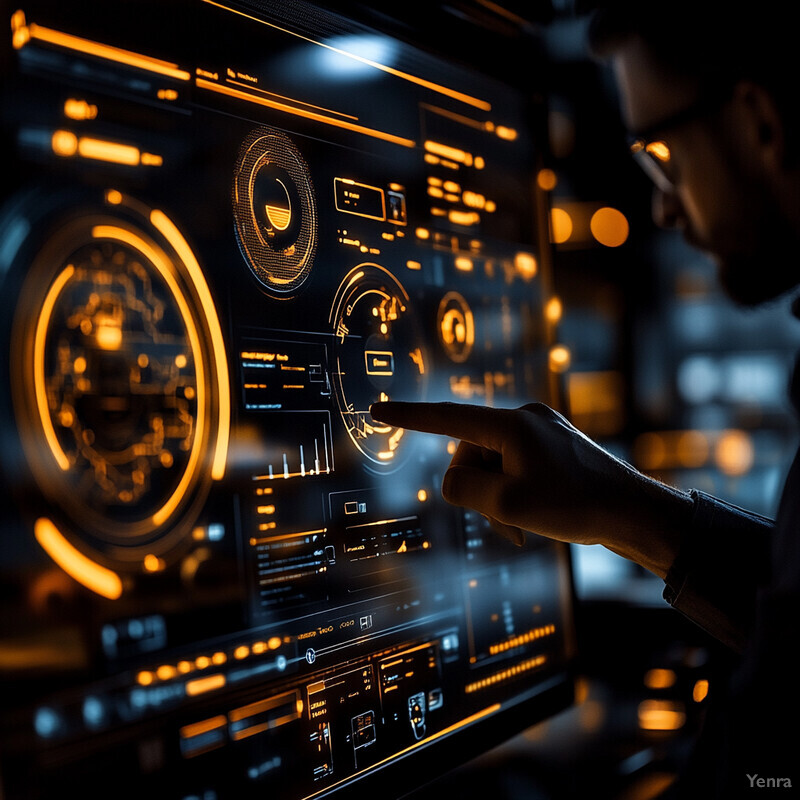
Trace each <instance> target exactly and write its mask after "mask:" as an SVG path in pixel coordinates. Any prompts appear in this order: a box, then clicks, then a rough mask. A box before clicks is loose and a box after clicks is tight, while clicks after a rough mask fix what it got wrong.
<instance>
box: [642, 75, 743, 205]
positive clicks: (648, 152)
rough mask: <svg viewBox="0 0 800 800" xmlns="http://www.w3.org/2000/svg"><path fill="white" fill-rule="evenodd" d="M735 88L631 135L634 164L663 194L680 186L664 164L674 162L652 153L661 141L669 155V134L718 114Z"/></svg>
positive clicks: (720, 90) (701, 99) (717, 92)
mask: <svg viewBox="0 0 800 800" xmlns="http://www.w3.org/2000/svg"><path fill="white" fill-rule="evenodd" d="M731 88H732V87H730V86H725V87H720V88H718V89H717V90H715V91H711V92H705V93H703V94H702V95H701V96H700V97H699V98H698V99H697V100H695V101H694V102H693V103H691V104H690V105H688V106H686V107H685V108H682V109H680V110H679V111H676V112H675V113H674V114H669V115H668V116H666V117H664V118H663V119H660V120H659V121H658V122H656V123H653V124H652V125H648V126H647V127H646V128H641V129H639V130H637V131H632V132H631V133H630V134H629V136H628V148H629V150H630V153H631V155H632V156H633V159H634V161H636V163H637V164H638V165H639V166H640V167H641V169H642V170H643V171H644V173H645V174H646V175H647V177H648V178H650V180H651V181H652V182H653V183H654V184H655V185H656V187H657V188H658V189H659V190H660V191H662V192H664V193H669V192H674V191H675V185H676V184H675V181H674V180H673V179H672V178H671V177H670V176H669V174H668V173H667V171H666V170H665V169H664V164H666V163H669V160H670V159H669V158H667V159H666V160H664V159H660V158H658V157H657V156H655V155H654V154H653V152H652V150H653V148H652V145H654V144H657V143H659V142H660V143H662V144H663V145H664V147H666V148H667V152H669V150H670V147H669V145H668V144H667V142H666V141H664V140H665V139H667V138H668V136H667V135H666V134H668V132H669V131H670V130H674V129H675V128H679V127H680V126H681V125H685V124H687V123H689V122H693V121H694V120H696V119H699V118H700V117H702V116H704V115H706V114H709V113H712V112H714V111H716V110H717V109H718V108H719V107H720V106H721V105H722V104H724V103H725V102H727V101H728V100H729V99H730V96H731Z"/></svg>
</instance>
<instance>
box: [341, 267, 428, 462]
mask: <svg viewBox="0 0 800 800" xmlns="http://www.w3.org/2000/svg"><path fill="white" fill-rule="evenodd" d="M330 322H331V325H332V328H333V331H334V347H333V350H334V363H335V369H334V375H333V377H334V381H333V383H334V390H335V395H336V400H337V402H338V405H339V411H340V413H341V415H342V420H343V422H344V425H345V429H346V430H347V433H348V435H349V437H350V439H351V441H352V442H353V444H354V445H355V446H356V448H357V449H358V451H359V452H360V453H361V454H362V455H364V456H366V457H367V459H369V461H370V462H371V463H373V464H377V465H380V466H381V467H384V468H387V467H392V466H395V465H396V464H397V463H399V461H400V454H401V452H402V448H403V444H402V440H403V436H404V433H405V432H404V430H403V429H402V428H394V427H392V426H390V425H383V424H381V423H378V422H376V421H375V420H373V419H372V416H371V415H370V413H369V408H370V405H371V404H372V403H374V402H376V401H378V400H387V399H390V398H391V399H395V400H399V399H409V400H411V399H419V398H420V397H421V396H422V395H423V394H424V390H425V383H426V379H427V376H426V374H425V363H426V358H425V351H424V345H423V341H424V340H423V337H422V332H421V329H420V327H419V324H418V322H417V319H416V317H415V315H414V313H413V310H412V308H411V304H410V301H409V297H408V294H407V292H406V290H405V289H404V288H403V287H402V285H401V284H400V283H399V281H398V280H397V279H396V278H395V277H394V276H393V275H392V274H391V273H390V272H389V271H388V270H386V269H385V268H384V267H381V266H380V265H378V264H361V265H359V266H358V267H355V268H354V269H352V270H351V271H350V272H349V273H348V274H347V275H346V276H345V278H344V280H343V281H342V283H341V285H340V286H339V289H338V291H337V292H336V297H335V299H334V302H333V306H332V309H331V314H330Z"/></svg>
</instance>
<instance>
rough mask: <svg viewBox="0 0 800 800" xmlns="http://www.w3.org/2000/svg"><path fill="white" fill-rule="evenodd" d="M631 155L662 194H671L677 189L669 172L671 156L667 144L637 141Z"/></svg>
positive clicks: (633, 144)
mask: <svg viewBox="0 0 800 800" xmlns="http://www.w3.org/2000/svg"><path fill="white" fill-rule="evenodd" d="M631 154H632V155H633V157H634V159H635V160H636V163H637V164H639V166H640V167H641V168H642V169H643V170H644V172H645V174H646V175H647V176H648V177H649V178H650V180H652V181H653V183H654V184H655V185H656V186H657V187H658V188H659V189H660V190H661V191H662V192H670V191H672V190H673V189H674V188H675V184H674V183H673V181H672V179H671V178H670V176H669V172H668V169H669V163H670V159H671V154H670V151H669V147H668V146H667V144H666V142H662V141H656V142H647V141H645V140H644V139H636V140H635V141H634V142H633V143H632V144H631Z"/></svg>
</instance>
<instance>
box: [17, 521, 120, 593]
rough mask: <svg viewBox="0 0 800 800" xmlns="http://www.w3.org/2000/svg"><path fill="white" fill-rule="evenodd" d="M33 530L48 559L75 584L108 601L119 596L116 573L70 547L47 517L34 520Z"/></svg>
mask: <svg viewBox="0 0 800 800" xmlns="http://www.w3.org/2000/svg"><path fill="white" fill-rule="evenodd" d="M33 533H34V536H35V537H36V541H37V542H39V544H40V545H41V546H42V548H43V549H44V550H45V552H46V553H47V554H48V555H49V556H50V558H52V559H53V561H55V562H56V564H58V566H59V567H61V569H63V570H64V572H66V573H67V574H68V575H70V576H72V577H73V578H74V579H75V580H76V581H78V583H82V584H83V585H84V586H85V587H86V588H87V589H91V590H92V591H93V592H95V593H96V594H99V595H101V596H102V597H107V598H108V599H109V600H116V599H118V598H119V597H120V596H121V595H122V580H121V579H120V577H119V575H117V573H116V572H112V571H111V570H110V569H106V568H105V567H101V566H100V564H97V563H95V562H94V561H92V560H91V559H90V558H87V556H85V555H84V554H83V553H81V552H80V551H79V550H77V549H76V548H75V547H73V546H72V545H71V544H70V543H69V542H68V541H67V540H66V539H65V538H64V535H63V534H62V533H61V531H59V530H58V528H56V526H55V525H54V524H53V523H52V522H51V521H50V520H49V519H47V518H46V517H40V518H39V519H37V520H36V523H35V524H34V527H33Z"/></svg>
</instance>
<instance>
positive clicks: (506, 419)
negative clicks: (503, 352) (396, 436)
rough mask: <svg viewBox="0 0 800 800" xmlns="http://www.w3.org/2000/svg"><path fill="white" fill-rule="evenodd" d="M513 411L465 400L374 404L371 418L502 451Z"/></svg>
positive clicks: (396, 401)
mask: <svg viewBox="0 0 800 800" xmlns="http://www.w3.org/2000/svg"><path fill="white" fill-rule="evenodd" d="M511 413H512V412H510V411H508V410H507V409H498V408H487V407H486V406H476V405H470V404H467V403H449V402H444V403H422V402H420V403H409V402H403V401H399V400H390V401H387V402H383V403H373V404H372V406H371V407H370V414H371V415H372V417H373V419H375V420H378V421H380V422H386V423H388V424H389V425H394V426H396V427H398V428H407V429H409V430H415V431H422V432H424V433H437V434H440V435H442V436H450V437H452V438H453V439H461V440H462V441H465V442H471V443H472V444H476V445H478V446H480V447H486V448H489V449H490V450H496V451H497V452H501V451H502V449H503V444H504V443H505V442H507V441H508V436H509V434H510V425H509V423H510V422H511V417H510V415H511Z"/></svg>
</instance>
